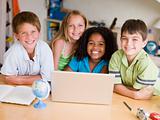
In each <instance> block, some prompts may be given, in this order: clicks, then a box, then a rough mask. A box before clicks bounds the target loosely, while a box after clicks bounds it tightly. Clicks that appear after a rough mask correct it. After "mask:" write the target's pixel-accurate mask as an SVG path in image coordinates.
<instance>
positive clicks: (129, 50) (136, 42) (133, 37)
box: [121, 32, 147, 61]
mask: <svg viewBox="0 0 160 120" xmlns="http://www.w3.org/2000/svg"><path fill="white" fill-rule="evenodd" d="M146 43H147V41H146V40H143V38H142V36H141V34H140V33H138V32H136V33H133V34H129V33H128V32H124V33H123V34H122V36H121V47H122V49H123V51H124V53H125V55H126V56H127V58H128V60H130V61H132V60H133V59H134V58H135V56H136V55H137V54H138V53H139V52H140V51H141V50H142V49H143V48H144V47H145V45H146Z"/></svg>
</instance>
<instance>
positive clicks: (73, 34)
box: [67, 15, 85, 42]
mask: <svg viewBox="0 0 160 120" xmlns="http://www.w3.org/2000/svg"><path fill="white" fill-rule="evenodd" d="M84 30H85V21H84V19H83V17H82V16H80V15H73V16H71V17H70V19H69V21H68V28H67V31H68V35H69V37H70V39H71V40H73V42H75V41H77V40H79V38H80V37H81V35H82V34H83V32H84Z"/></svg>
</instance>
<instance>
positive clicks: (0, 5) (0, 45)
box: [0, 0, 6, 64]
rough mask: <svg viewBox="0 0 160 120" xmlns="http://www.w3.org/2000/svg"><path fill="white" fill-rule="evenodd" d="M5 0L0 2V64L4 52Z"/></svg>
mask: <svg viewBox="0 0 160 120" xmlns="http://www.w3.org/2000/svg"><path fill="white" fill-rule="evenodd" d="M5 4H6V0H1V1H0V63H1V64H2V62H3V54H4V52H5V46H6V44H5V26H6V15H5V13H6V6H5Z"/></svg>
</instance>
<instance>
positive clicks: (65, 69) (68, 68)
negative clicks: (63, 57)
mask: <svg viewBox="0 0 160 120" xmlns="http://www.w3.org/2000/svg"><path fill="white" fill-rule="evenodd" d="M64 71H71V72H73V70H72V69H71V68H70V67H69V66H68V65H67V66H66V67H65V68H64Z"/></svg>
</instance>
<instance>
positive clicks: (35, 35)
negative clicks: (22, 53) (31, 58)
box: [15, 23, 40, 51]
mask: <svg viewBox="0 0 160 120" xmlns="http://www.w3.org/2000/svg"><path fill="white" fill-rule="evenodd" d="M39 35H40V33H39V31H38V29H37V28H36V26H33V25H32V24H29V23H24V24H22V25H20V26H19V29H18V33H17V34H16V33H15V37H16V38H17V40H19V41H20V43H21V44H22V45H23V46H24V48H25V49H26V50H27V51H32V50H34V48H35V46H36V44H37V41H38V39H39Z"/></svg>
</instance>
